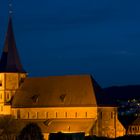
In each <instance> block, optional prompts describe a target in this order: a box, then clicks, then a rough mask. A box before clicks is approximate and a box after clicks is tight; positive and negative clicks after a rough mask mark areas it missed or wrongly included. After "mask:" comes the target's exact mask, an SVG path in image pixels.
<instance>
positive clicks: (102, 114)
mask: <svg viewBox="0 0 140 140" xmlns="http://www.w3.org/2000/svg"><path fill="white" fill-rule="evenodd" d="M97 112H98V115H97V116H98V118H97V121H96V123H95V125H94V126H93V135H97V136H103V137H109V138H115V137H119V136H123V135H124V134H125V129H124V127H123V126H122V124H121V123H120V121H119V120H118V114H117V108H116V107H98V111H97Z"/></svg>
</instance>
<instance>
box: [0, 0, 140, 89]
mask: <svg viewBox="0 0 140 140" xmlns="http://www.w3.org/2000/svg"><path fill="white" fill-rule="evenodd" d="M7 1H8V0H7ZM7 1H6V0H0V52H1V51H2V48H3V45H4V37H5V32H6V30H7V22H8V2H7ZM139 7H140V1H139V0H133V1H132V0H36V1H35V0H24V1H21V0H13V9H14V14H13V24H14V32H15V37H16V43H17V48H18V50H19V53H20V56H21V60H22V63H23V66H24V68H25V69H26V71H27V72H28V73H29V76H48V75H69V74H92V75H93V77H94V78H95V80H96V81H97V82H98V83H99V84H100V85H101V86H102V87H106V86H111V85H127V84H140V8H139Z"/></svg>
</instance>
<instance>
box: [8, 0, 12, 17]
mask: <svg viewBox="0 0 140 140" xmlns="http://www.w3.org/2000/svg"><path fill="white" fill-rule="evenodd" d="M8 7H9V15H10V16H11V15H12V13H13V10H12V0H9V2H8Z"/></svg>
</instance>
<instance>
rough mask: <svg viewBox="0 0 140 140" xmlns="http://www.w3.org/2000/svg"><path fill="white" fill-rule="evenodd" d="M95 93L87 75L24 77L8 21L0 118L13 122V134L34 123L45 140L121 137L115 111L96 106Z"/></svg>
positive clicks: (1, 64) (0, 82) (0, 62)
mask: <svg viewBox="0 0 140 140" xmlns="http://www.w3.org/2000/svg"><path fill="white" fill-rule="evenodd" d="M97 91H99V86H98V84H97V83H96V82H95V81H94V79H93V78H92V77H91V76H90V75H71V76H48V77H42V78H40V77H37V78H36V77H33V78H30V77H27V73H26V71H25V70H24V69H23V67H22V65H21V63H20V59H19V56H18V52H17V49H16V43H15V39H14V33H13V27H12V19H11V17H10V18H9V23H8V30H7V34H6V39H5V44H4V49H3V53H2V56H1V60H0V114H1V115H12V116H13V117H14V118H15V119H14V122H15V124H14V127H15V128H14V130H13V133H14V134H18V133H19V132H20V130H21V129H22V128H23V127H24V126H25V125H26V124H28V123H29V122H36V123H37V124H38V125H39V126H40V128H41V130H42V132H43V134H44V137H45V138H46V139H47V138H48V134H49V133H52V132H53V133H55V132H64V133H75V132H85V134H86V135H97V136H107V137H118V136H123V135H124V134H125V129H124V127H123V126H122V124H121V123H120V122H119V120H118V116H117V107H113V106H107V105H104V106H103V105H99V104H98V100H101V99H97V94H98V93H97Z"/></svg>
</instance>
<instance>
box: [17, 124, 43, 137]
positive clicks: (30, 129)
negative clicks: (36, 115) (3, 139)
mask: <svg viewBox="0 0 140 140" xmlns="http://www.w3.org/2000/svg"><path fill="white" fill-rule="evenodd" d="M17 140H44V138H43V135H42V133H41V129H40V127H39V126H38V125H37V124H36V123H29V124H27V125H26V126H25V127H24V128H23V129H22V130H21V132H20V134H19V136H18V137H17Z"/></svg>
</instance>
